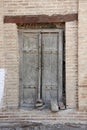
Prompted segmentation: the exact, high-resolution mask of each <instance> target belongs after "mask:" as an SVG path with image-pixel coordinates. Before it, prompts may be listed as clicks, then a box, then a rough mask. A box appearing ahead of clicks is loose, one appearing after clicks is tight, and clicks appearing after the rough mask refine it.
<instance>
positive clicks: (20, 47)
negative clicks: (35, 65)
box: [18, 31, 23, 106]
mask: <svg viewBox="0 0 87 130" xmlns="http://www.w3.org/2000/svg"><path fill="white" fill-rule="evenodd" d="M18 36H19V55H20V58H19V98H20V99H19V100H20V102H19V105H20V106H21V105H22V104H23V82H22V81H23V71H22V70H23V53H22V49H23V33H22V31H18Z"/></svg>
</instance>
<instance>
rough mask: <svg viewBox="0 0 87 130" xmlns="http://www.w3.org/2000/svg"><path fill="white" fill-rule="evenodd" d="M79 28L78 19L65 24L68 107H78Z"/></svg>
mask: <svg viewBox="0 0 87 130" xmlns="http://www.w3.org/2000/svg"><path fill="white" fill-rule="evenodd" d="M77 35H78V29H77V21H73V22H66V26H65V38H66V39H65V41H66V44H65V52H66V54H65V57H66V59H65V61H66V105H67V108H76V107H77V101H78V100H77V98H78V95H77V88H78V87H77V86H78V84H77V83H78V81H77V77H78V75H77V64H78V57H77V52H78V47H77V45H78V39H77Z"/></svg>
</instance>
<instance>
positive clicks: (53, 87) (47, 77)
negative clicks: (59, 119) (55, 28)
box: [42, 30, 57, 108]
mask: <svg viewBox="0 0 87 130" xmlns="http://www.w3.org/2000/svg"><path fill="white" fill-rule="evenodd" d="M42 41H43V43H42V44H43V45H44V46H43V47H44V48H43V71H42V97H43V100H44V102H45V104H46V107H48V108H49V107H50V102H51V99H52V100H53V101H54V99H55V101H56V102H55V103H56V104H57V33H54V32H50V30H49V33H42ZM53 101H52V102H51V104H53ZM52 108H53V107H52ZM56 108H57V107H56Z"/></svg>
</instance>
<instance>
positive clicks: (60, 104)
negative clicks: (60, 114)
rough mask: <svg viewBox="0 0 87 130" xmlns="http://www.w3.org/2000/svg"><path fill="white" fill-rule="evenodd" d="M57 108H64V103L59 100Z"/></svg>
mask: <svg viewBox="0 0 87 130" xmlns="http://www.w3.org/2000/svg"><path fill="white" fill-rule="evenodd" d="M59 108H60V110H65V105H64V103H63V102H59Z"/></svg>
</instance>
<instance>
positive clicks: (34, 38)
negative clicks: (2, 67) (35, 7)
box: [19, 29, 63, 109]
mask: <svg viewBox="0 0 87 130" xmlns="http://www.w3.org/2000/svg"><path fill="white" fill-rule="evenodd" d="M62 36H63V33H62V30H58V29H52V30H51V29H49V30H47V29H42V30H40V29H38V30H33V29H32V30H19V50H20V67H19V69H20V70H19V73H20V75H19V79H20V106H22V107H28V108H29V109H31V108H35V107H36V106H38V105H36V103H37V102H38V101H41V102H40V103H42V105H44V108H50V103H51V100H52V99H54V100H56V102H57V103H58V104H59V102H63V83H62V79H63V78H62V77H63V76H62V75H63V71H62V68H63V60H62V59H63V56H62V50H63V40H62Z"/></svg>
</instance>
